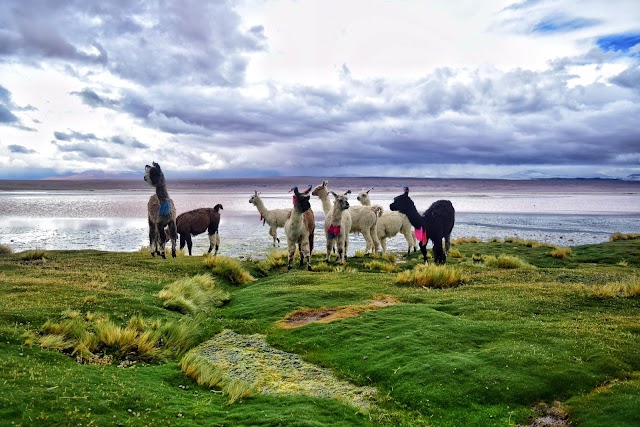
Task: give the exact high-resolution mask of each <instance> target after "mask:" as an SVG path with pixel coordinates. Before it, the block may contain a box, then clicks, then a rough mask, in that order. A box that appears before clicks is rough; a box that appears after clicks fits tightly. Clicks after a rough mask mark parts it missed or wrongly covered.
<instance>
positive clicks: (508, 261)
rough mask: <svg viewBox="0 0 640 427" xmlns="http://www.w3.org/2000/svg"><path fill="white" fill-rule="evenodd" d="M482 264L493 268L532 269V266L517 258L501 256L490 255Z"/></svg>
mask: <svg viewBox="0 0 640 427" xmlns="http://www.w3.org/2000/svg"><path fill="white" fill-rule="evenodd" d="M482 262H484V264H485V265H486V266H488V267H492V268H505V269H512V268H531V267H532V266H531V264H528V263H527V262H526V261H523V260H522V259H520V258H519V257H517V256H512V255H505V254H500V255H498V256H495V255H488V256H485V257H483V258H482Z"/></svg>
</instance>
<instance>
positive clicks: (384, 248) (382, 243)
mask: <svg viewBox="0 0 640 427" xmlns="http://www.w3.org/2000/svg"><path fill="white" fill-rule="evenodd" d="M380 246H381V247H382V255H386V253H387V238H386V237H383V238H382V239H380Z"/></svg>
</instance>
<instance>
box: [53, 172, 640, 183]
mask: <svg viewBox="0 0 640 427" xmlns="http://www.w3.org/2000/svg"><path fill="white" fill-rule="evenodd" d="M348 176H351V177H354V178H357V177H358V176H355V175H344V177H348ZM451 178H452V179H453V178H464V179H473V177H470V176H460V177H451ZM43 179H45V180H78V181H80V180H89V179H142V174H141V173H137V172H110V171H102V170H87V171H84V172H79V173H76V174H71V175H60V176H52V177H48V178H43ZM499 179H508V180H538V179H623V180H626V181H640V173H634V174H631V175H628V176H627V177H624V178H618V177H613V176H610V175H606V174H603V173H597V172H596V173H592V174H589V175H585V176H570V175H562V174H549V173H546V172H541V171H537V170H525V171H521V172H516V173H512V174H509V175H503V176H501V177H499Z"/></svg>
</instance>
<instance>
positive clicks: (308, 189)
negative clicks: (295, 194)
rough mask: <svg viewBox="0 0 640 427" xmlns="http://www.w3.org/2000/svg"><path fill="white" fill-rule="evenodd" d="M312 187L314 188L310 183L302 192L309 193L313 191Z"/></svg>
mask: <svg viewBox="0 0 640 427" xmlns="http://www.w3.org/2000/svg"><path fill="white" fill-rule="evenodd" d="M312 188H313V185H311V184H309V187H308V188H307V189H306V190H305V191H304V192H302V193H301V194H309V191H311V189H312Z"/></svg>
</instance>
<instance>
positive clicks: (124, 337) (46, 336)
mask: <svg viewBox="0 0 640 427" xmlns="http://www.w3.org/2000/svg"><path fill="white" fill-rule="evenodd" d="M61 317H62V318H61V320H60V321H59V322H54V321H52V320H47V321H46V322H45V323H44V324H43V325H42V326H41V327H40V330H39V331H36V332H37V333H36V332H31V333H29V334H25V335H24V336H23V337H24V342H25V344H27V345H32V344H34V343H37V344H38V345H40V346H41V347H42V348H49V349H55V350H58V351H61V352H63V353H66V354H69V355H70V356H75V358H76V360H77V361H78V362H80V363H94V362H97V361H100V362H104V361H105V360H113V359H114V358H117V359H123V358H126V359H128V360H136V359H137V360H145V361H160V360H163V359H164V357H165V356H167V355H181V354H183V353H184V352H186V351H187V350H189V349H190V348H192V347H193V346H194V345H195V344H196V343H197V340H198V339H199V335H200V334H199V333H198V329H199V324H198V322H195V321H191V322H189V321H174V322H166V323H161V322H158V321H147V320H145V319H143V318H142V317H141V316H139V315H134V316H132V317H131V318H130V320H129V322H128V324H127V325H126V326H124V327H123V326H121V325H117V324H115V323H114V322H113V321H111V320H110V319H109V318H107V317H104V316H96V315H93V314H91V315H89V314H87V315H86V316H85V315H82V313H80V312H78V311H71V310H68V311H65V312H64V313H63V315H62V316H61ZM38 334H39V335H38ZM96 353H104V355H103V356H98V355H97V354H96ZM105 356H108V357H105Z"/></svg>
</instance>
